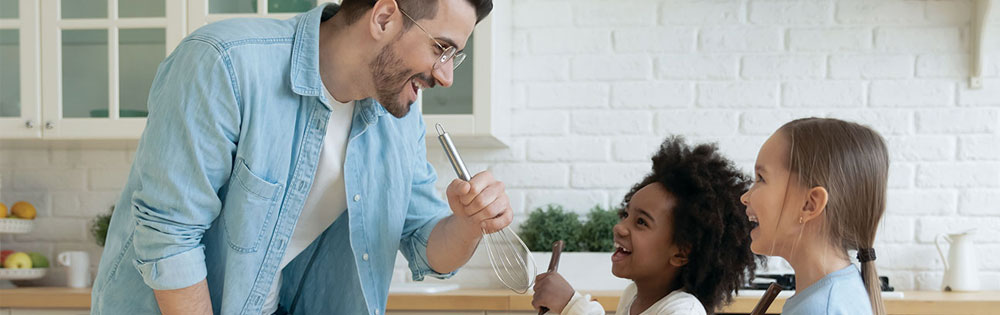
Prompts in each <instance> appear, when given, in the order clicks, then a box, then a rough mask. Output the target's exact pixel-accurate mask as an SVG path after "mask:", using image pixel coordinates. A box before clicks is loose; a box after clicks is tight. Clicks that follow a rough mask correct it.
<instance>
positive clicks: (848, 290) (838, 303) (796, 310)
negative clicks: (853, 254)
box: [781, 265, 872, 315]
mask: <svg viewBox="0 0 1000 315" xmlns="http://www.w3.org/2000/svg"><path fill="white" fill-rule="evenodd" d="M781 313H782V314H785V315H798V314H803V315H806V314H808V315H815V314H827V315H839V314H845V315H846V314H850V315H856V314H871V313H872V304H871V301H869V300H868V293H867V291H865V285H864V281H862V280H861V271H860V270H858V268H856V267H854V265H850V266H847V267H846V268H844V269H840V270H837V271H834V272H832V273H830V274H828V275H826V276H825V277H823V279H820V280H819V281H817V282H816V283H813V285H811V286H809V287H808V288H806V289H805V290H802V291H800V292H798V293H796V294H795V295H794V296H792V297H791V298H788V300H787V301H785V306H784V307H783V308H782V309H781Z"/></svg>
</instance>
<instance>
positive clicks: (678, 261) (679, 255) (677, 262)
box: [669, 247, 691, 267]
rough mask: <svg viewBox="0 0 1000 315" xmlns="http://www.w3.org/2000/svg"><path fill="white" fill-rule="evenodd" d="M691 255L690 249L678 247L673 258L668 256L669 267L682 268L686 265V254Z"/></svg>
mask: <svg viewBox="0 0 1000 315" xmlns="http://www.w3.org/2000/svg"><path fill="white" fill-rule="evenodd" d="M690 253H691V248H690V247H678V248H677V252H675V253H674V255H673V256H670V259H669V260H670V261H669V262H670V265H673V266H674V267H683V266H684V265H687V263H688V254H690Z"/></svg>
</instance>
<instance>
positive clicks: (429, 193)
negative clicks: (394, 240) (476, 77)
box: [400, 107, 458, 281]
mask: <svg viewBox="0 0 1000 315" xmlns="http://www.w3.org/2000/svg"><path fill="white" fill-rule="evenodd" d="M415 108H416V107H415ZM413 114H415V115H418V117H415V119H417V120H418V124H417V126H418V129H419V130H420V131H419V132H415V134H418V135H419V137H418V138H417V139H415V140H414V141H415V144H416V145H415V148H414V151H416V152H415V153H414V161H415V162H414V166H413V182H412V184H411V192H410V203H409V209H407V212H406V222H405V223H404V224H403V234H402V239H401V243H400V251H401V252H402V253H403V256H404V257H406V260H407V261H408V262H409V267H410V271H411V272H412V273H413V280H414V281H421V280H423V279H424V277H425V276H432V277H435V278H439V279H447V278H450V277H451V276H454V275H455V273H457V272H458V270H457V269H456V270H455V271H452V272H449V273H439V272H437V271H434V269H433V268H431V266H430V263H429V262H428V260H427V240H428V239H430V236H431V231H433V230H434V227H435V226H437V224H438V222H440V221H441V220H442V219H444V218H446V217H448V216H450V215H451V209H450V208H449V207H448V204H447V203H445V202H444V200H441V198H440V197H438V195H437V190H436V189H435V188H434V183H435V182H437V173H436V172H435V171H434V167H433V166H432V165H431V164H430V163H429V162H427V147H426V143H425V141H424V136H425V134H426V128H425V127H424V126H425V125H424V121H423V118H421V117H419V113H413Z"/></svg>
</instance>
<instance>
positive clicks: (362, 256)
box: [361, 253, 368, 261]
mask: <svg viewBox="0 0 1000 315" xmlns="http://www.w3.org/2000/svg"><path fill="white" fill-rule="evenodd" d="M361 259H364V260H365V261H368V253H365V254H364V255H361Z"/></svg>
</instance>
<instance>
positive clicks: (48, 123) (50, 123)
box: [45, 121, 56, 129]
mask: <svg viewBox="0 0 1000 315" xmlns="http://www.w3.org/2000/svg"><path fill="white" fill-rule="evenodd" d="M55 127H56V125H55V124H53V123H52V122H51V121H47V122H45V129H52V128H55Z"/></svg>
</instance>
